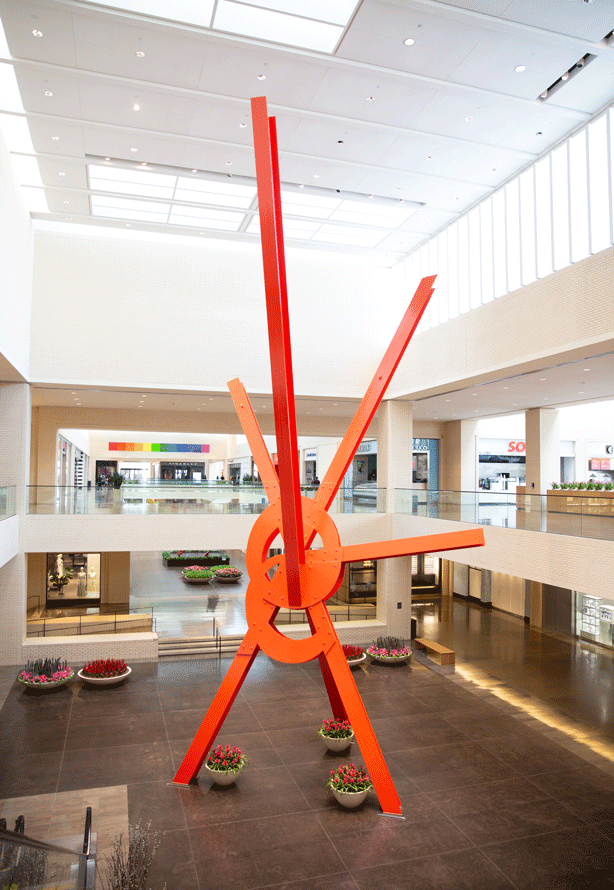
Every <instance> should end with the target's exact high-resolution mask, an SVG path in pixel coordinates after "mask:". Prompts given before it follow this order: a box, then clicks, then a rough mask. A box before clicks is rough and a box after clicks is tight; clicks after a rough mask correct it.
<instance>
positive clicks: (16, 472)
mask: <svg viewBox="0 0 614 890" xmlns="http://www.w3.org/2000/svg"><path fill="white" fill-rule="evenodd" d="M30 407H31V406H30V387H29V386H28V384H27V383H0V485H2V486H5V485H6V486H15V489H14V491H15V507H16V511H17V514H18V515H17V516H14V517H12V518H9V519H5V520H3V521H2V523H1V524H2V530H1V532H0V534H1V535H2V544H3V546H2V548H0V549H2V550H3V551H5V552H6V553H7V555H8V554H9V553H10V552H14V553H15V554H16V555H15V556H12V557H11V558H9V559H8V561H7V562H6V563H5V564H4V565H2V566H1V567H0V615H2V619H1V620H0V664H20V663H21V661H22V651H21V650H22V641H23V639H24V637H25V632H26V573H25V557H24V554H23V553H18V552H17V540H16V539H15V542H14V547H13V546H11V547H9V543H10V542H9V536H10V535H11V534H12V532H14V533H15V538H16V535H17V532H18V527H19V514H22V515H23V513H24V512H25V508H26V492H27V488H26V486H27V485H28V482H29V478H28V474H29V458H30Z"/></svg>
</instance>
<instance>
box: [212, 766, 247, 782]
mask: <svg viewBox="0 0 614 890" xmlns="http://www.w3.org/2000/svg"><path fill="white" fill-rule="evenodd" d="M205 769H206V770H207V773H208V774H209V778H210V779H213V781H214V782H215V784H216V785H232V783H233V782H236V780H237V779H238V778H239V776H240V775H241V770H238V772H236V773H235V772H233V771H232V770H230V769H229V770H226V771H222V770H220V769H211V767H210V766H207V764H206V763H205Z"/></svg>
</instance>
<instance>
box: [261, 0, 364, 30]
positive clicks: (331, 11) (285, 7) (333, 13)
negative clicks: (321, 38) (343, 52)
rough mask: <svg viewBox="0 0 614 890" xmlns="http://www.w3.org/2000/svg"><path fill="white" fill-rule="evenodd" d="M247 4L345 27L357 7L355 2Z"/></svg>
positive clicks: (323, 0) (284, 0)
mask: <svg viewBox="0 0 614 890" xmlns="http://www.w3.org/2000/svg"><path fill="white" fill-rule="evenodd" d="M249 3H250V5H251V6H263V7H264V8H265V9H276V10H277V12H289V13H291V14H292V15H301V16H305V18H308V19H318V20H319V21H322V22H331V23H332V24H335V25H347V23H348V22H349V20H350V18H351V17H352V13H353V12H354V10H355V9H356V7H357V5H358V4H357V2H356V0H249Z"/></svg>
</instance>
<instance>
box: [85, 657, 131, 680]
mask: <svg viewBox="0 0 614 890" xmlns="http://www.w3.org/2000/svg"><path fill="white" fill-rule="evenodd" d="M127 670H128V665H127V664H126V662H125V661H124V660H123V658H104V659H98V660H97V661H88V663H87V664H86V665H85V666H84V667H83V669H82V671H81V673H82V674H83V675H84V676H86V677H100V678H103V677H120V676H121V675H122V674H125V673H126V671H127Z"/></svg>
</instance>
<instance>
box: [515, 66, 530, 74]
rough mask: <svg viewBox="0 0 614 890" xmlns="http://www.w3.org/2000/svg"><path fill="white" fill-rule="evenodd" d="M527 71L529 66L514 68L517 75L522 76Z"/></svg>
mask: <svg viewBox="0 0 614 890" xmlns="http://www.w3.org/2000/svg"><path fill="white" fill-rule="evenodd" d="M526 70H527V66H526V65H516V67H515V68H514V71H515V72H516V73H517V74H522V72H523V71H526Z"/></svg>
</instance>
